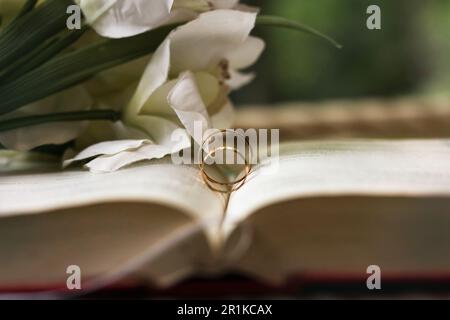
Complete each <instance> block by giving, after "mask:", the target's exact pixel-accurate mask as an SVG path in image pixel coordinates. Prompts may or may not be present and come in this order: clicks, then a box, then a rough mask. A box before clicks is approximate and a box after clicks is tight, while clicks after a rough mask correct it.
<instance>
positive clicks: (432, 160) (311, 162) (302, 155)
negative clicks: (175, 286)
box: [224, 140, 450, 234]
mask: <svg viewBox="0 0 450 320" xmlns="http://www.w3.org/2000/svg"><path fill="white" fill-rule="evenodd" d="M270 165H275V164H274V163H271V162H266V163H262V164H261V166H270ZM278 165H279V167H278V170H277V171H276V173H274V174H270V175H265V174H262V173H261V172H262V171H261V168H259V169H258V168H256V170H255V172H254V173H253V174H252V175H251V177H250V179H249V180H248V181H247V182H246V184H245V185H244V186H243V187H242V188H241V189H240V190H238V191H237V192H235V193H233V194H232V195H231V197H230V202H229V206H228V210H227V213H226V217H225V222H224V229H225V233H226V234H228V233H230V232H231V231H232V230H233V229H234V228H235V227H236V226H237V225H238V224H239V223H240V222H241V221H243V220H245V219H246V218H247V217H248V216H249V215H251V214H252V213H253V212H255V211H257V210H258V209H261V208H264V207H266V206H268V205H271V204H274V203H278V202H283V201H288V200H291V199H296V198H306V197H316V196H317V197H319V196H348V195H363V196H364V195H366V196H395V195H403V196H405V195H407V196H418V197H420V196H430V195H434V196H437V195H440V196H450V140H403V141H402V140H399V141H383V140H356V141H355V140H352V141H328V142H317V141H312V142H301V143H289V144H284V145H282V146H281V150H280V160H279V164H278Z"/></svg>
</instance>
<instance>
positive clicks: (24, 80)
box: [0, 25, 175, 115]
mask: <svg viewBox="0 0 450 320" xmlns="http://www.w3.org/2000/svg"><path fill="white" fill-rule="evenodd" d="M174 27H175V25H171V26H167V27H163V28H159V29H156V30H153V31H149V32H146V33H143V34H141V35H138V36H135V37H131V38H124V39H110V40H105V41H102V42H100V43H97V44H93V45H90V46H87V47H85V48H82V49H79V50H76V51H73V52H70V53H66V54H64V55H61V56H58V57H56V58H54V59H52V60H50V61H49V62H47V63H46V64H44V65H42V66H40V67H38V68H35V69H34V70H32V71H31V72H29V73H27V74H25V75H24V76H22V77H21V78H19V79H16V80H13V81H9V82H8V83H6V84H3V85H1V86H0V97H1V100H0V115H1V114H5V113H8V112H11V111H14V110H16V109H18V108H20V107H22V106H24V105H26V104H29V103H31V102H34V101H37V100H40V99H42V98H45V97H47V96H49V95H52V94H54V93H57V92H59V91H62V90H64V89H67V88H69V87H72V86H74V85H77V84H79V83H81V82H83V81H85V80H87V79H88V78H90V77H92V76H94V75H95V74H97V73H98V72H101V71H104V70H107V69H109V68H112V67H115V66H117V65H120V64H123V63H126V62H129V61H131V60H134V59H137V58H139V57H142V56H144V55H146V54H149V53H151V52H153V51H155V50H156V49H157V48H158V46H159V45H160V44H161V43H162V42H163V41H164V39H165V38H166V36H167V35H168V34H169V32H170V31H171V30H172V29H173V28H174Z"/></svg>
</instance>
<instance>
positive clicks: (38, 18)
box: [0, 0, 73, 70]
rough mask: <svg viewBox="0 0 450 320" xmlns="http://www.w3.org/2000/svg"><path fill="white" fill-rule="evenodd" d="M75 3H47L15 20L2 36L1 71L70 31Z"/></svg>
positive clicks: (52, 0)
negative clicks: (70, 13) (69, 11)
mask: <svg viewBox="0 0 450 320" xmlns="http://www.w3.org/2000/svg"><path fill="white" fill-rule="evenodd" d="M71 4H73V2H72V0H47V1H45V2H44V3H43V4H42V5H40V6H38V7H37V8H36V9H34V10H31V11H30V12H28V13H26V14H24V15H23V16H21V17H20V18H18V19H16V20H14V21H13V22H12V23H11V24H9V25H8V26H7V27H6V28H5V29H4V30H2V32H1V33H0V70H1V69H3V68H5V67H6V66H8V65H9V64H10V63H13V62H14V61H15V60H16V59H17V57H20V56H23V55H26V54H27V53H29V52H30V51H33V50H34V49H35V48H36V47H37V46H39V45H40V44H42V43H43V42H44V41H46V40H48V39H50V38H51V37H52V36H54V35H56V34H58V33H59V32H61V31H63V30H64V29H65V28H66V19H67V14H66V10H67V7H68V6H69V5H71Z"/></svg>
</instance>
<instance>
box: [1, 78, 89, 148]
mask: <svg viewBox="0 0 450 320" xmlns="http://www.w3.org/2000/svg"><path fill="white" fill-rule="evenodd" d="M92 103H93V102H92V99H91V98H90V96H89V95H88V94H87V92H86V90H85V89H83V88H82V87H80V86H78V87H74V88H71V89H69V90H66V91H63V92H60V93H58V94H56V95H53V96H50V97H48V98H45V99H43V100H40V101H38V102H35V103H32V104H30V105H28V106H25V107H23V108H20V109H19V110H17V111H15V112H11V113H9V114H7V115H5V116H2V117H1V119H2V120H6V119H13V118H18V117H25V116H31V115H40V114H47V113H58V112H69V111H82V110H86V109H89V108H90V107H91V106H92ZM84 127H85V123H83V122H60V123H47V124H41V125H36V126H30V127H24V128H20V129H16V130H11V131H6V132H1V133H0V143H1V144H3V145H4V146H5V147H6V148H9V149H14V150H19V151H27V150H31V149H33V148H36V147H38V146H42V145H47V144H63V143H66V142H68V141H70V140H73V139H75V138H76V137H77V136H78V135H79V134H80V133H81V132H82V130H83V129H84Z"/></svg>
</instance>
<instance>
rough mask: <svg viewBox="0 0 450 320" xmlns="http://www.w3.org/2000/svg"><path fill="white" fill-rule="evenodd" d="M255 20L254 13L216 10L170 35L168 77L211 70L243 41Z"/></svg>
mask: <svg viewBox="0 0 450 320" xmlns="http://www.w3.org/2000/svg"><path fill="white" fill-rule="evenodd" d="M255 19H256V14H255V13H246V12H240V11H234V10H215V11H211V12H207V13H203V14H201V15H200V16H199V17H198V18H197V19H196V20H194V21H191V22H189V23H187V24H185V25H183V26H181V27H180V28H178V29H177V30H175V31H174V32H173V33H172V34H171V35H170V39H171V40H172V44H171V55H172V57H171V74H172V75H178V74H179V73H181V72H183V71H185V70H191V71H193V72H196V71H208V70H211V71H213V70H214V69H215V68H216V67H217V65H218V64H219V62H220V61H221V60H223V58H224V57H226V56H227V54H229V53H230V52H232V51H233V50H234V49H236V47H239V46H240V45H241V44H242V43H244V41H246V39H247V38H248V36H249V34H250V31H251V30H252V29H253V27H254V25H255Z"/></svg>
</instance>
